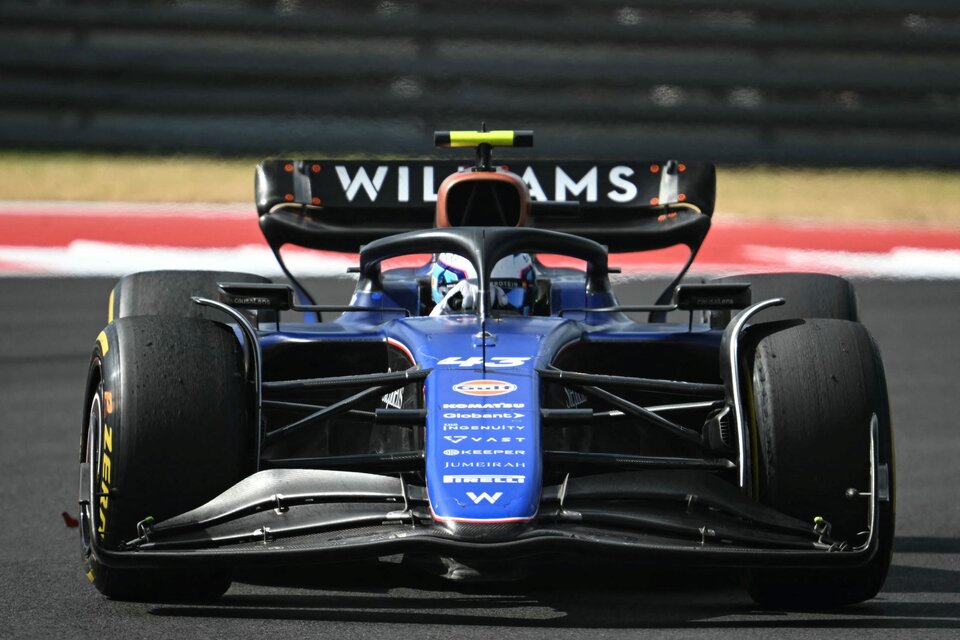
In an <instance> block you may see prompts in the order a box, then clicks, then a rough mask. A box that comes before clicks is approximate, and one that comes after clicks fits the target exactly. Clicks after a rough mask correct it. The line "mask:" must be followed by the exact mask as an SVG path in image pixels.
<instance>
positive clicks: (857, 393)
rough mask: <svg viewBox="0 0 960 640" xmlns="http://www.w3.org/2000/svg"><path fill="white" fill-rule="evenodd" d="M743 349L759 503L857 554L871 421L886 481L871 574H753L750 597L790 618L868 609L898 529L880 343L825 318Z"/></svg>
mask: <svg viewBox="0 0 960 640" xmlns="http://www.w3.org/2000/svg"><path fill="white" fill-rule="evenodd" d="M746 340H747V344H748V345H752V348H751V349H749V351H748V352H749V353H751V356H749V357H750V358H751V368H750V371H751V380H750V384H749V385H748V388H749V389H750V393H749V397H750V399H751V403H750V404H751V406H752V407H753V428H754V429H755V434H756V443H757V447H756V449H757V451H756V459H755V460H754V469H755V483H756V484H755V489H756V495H757V496H758V499H759V500H760V502H762V503H764V504H766V505H769V506H771V507H773V508H775V509H777V510H779V511H782V512H784V513H787V514H789V515H792V516H794V517H797V518H800V519H801V520H805V521H807V522H810V523H811V526H812V524H813V521H814V518H815V517H818V516H819V517H822V518H824V519H826V520H827V521H828V522H830V524H831V525H832V533H831V538H833V539H834V540H836V541H845V542H846V543H847V544H848V545H849V546H851V547H855V546H857V545H859V544H862V543H863V542H864V540H865V535H864V531H865V530H866V529H867V528H868V526H867V525H868V520H869V517H868V511H867V508H868V502H867V500H868V498H866V497H848V494H847V490H848V489H851V488H853V489H856V490H858V491H869V488H870V464H869V452H870V443H871V422H872V418H873V416H876V419H877V424H878V427H879V442H878V447H877V448H878V451H877V452H876V454H877V456H878V464H879V465H883V467H884V468H885V469H886V473H888V474H889V475H888V478H889V499H888V500H887V501H885V502H884V501H881V502H880V503H879V507H880V512H879V519H878V526H879V539H878V547H877V551H876V553H875V554H874V556H873V557H872V558H871V559H870V560H869V561H868V562H867V563H866V564H865V565H862V566H860V567H855V568H838V569H775V570H767V569H756V570H753V571H751V572H750V574H749V584H748V589H749V592H750V595H751V596H752V597H753V599H754V600H756V601H757V602H758V603H760V604H762V605H765V606H772V607H779V608H793V609H809V608H824V607H835V606H840V605H845V604H853V603H856V602H862V601H864V600H868V599H870V598H872V597H874V596H875V595H876V594H877V593H878V592H879V590H880V588H881V587H882V586H883V582H884V580H885V578H886V575H887V570H888V568H889V566H890V558H891V552H892V548H893V530H894V469H893V435H892V431H891V425H890V411H889V405H888V400H887V389H886V381H885V378H884V372H883V364H882V362H881V360H880V355H879V352H878V350H877V347H876V344H875V343H874V341H873V339H872V338H871V337H870V335H869V333H868V332H867V330H866V329H865V328H864V327H863V325H861V324H858V323H855V322H848V321H844V320H825V319H820V320H793V321H781V322H774V323H764V324H759V325H756V326H754V327H752V328H751V329H750V333H749V334H748V336H747V337H746ZM881 472H882V473H883V471H881ZM878 482H879V479H878Z"/></svg>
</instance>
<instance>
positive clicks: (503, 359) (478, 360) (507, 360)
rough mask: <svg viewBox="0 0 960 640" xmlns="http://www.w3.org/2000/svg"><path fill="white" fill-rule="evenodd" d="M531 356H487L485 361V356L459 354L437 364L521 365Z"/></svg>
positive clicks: (464, 365) (472, 365)
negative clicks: (462, 355)
mask: <svg viewBox="0 0 960 640" xmlns="http://www.w3.org/2000/svg"><path fill="white" fill-rule="evenodd" d="M529 359H530V358H529V357H526V358H513V357H510V356H494V357H492V358H487V361H486V362H484V361H483V358H482V357H480V356H471V357H469V358H460V357H458V356H450V357H449V358H444V359H443V360H441V361H440V362H438V363H437V364H439V365H447V366H450V367H454V366H456V367H479V366H487V367H519V366H521V365H523V363H524V362H526V361H527V360H529Z"/></svg>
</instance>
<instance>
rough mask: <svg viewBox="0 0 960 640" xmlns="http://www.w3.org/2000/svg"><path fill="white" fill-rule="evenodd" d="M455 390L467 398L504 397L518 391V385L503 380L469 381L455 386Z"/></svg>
mask: <svg viewBox="0 0 960 640" xmlns="http://www.w3.org/2000/svg"><path fill="white" fill-rule="evenodd" d="M453 390H454V391H456V392H457V393H462V394H463V395H466V396H502V395H504V394H507V393H510V392H511V391H516V390H517V385H515V384H512V383H510V382H504V381H503V380H467V381H466V382H460V383H458V384H455V385H453Z"/></svg>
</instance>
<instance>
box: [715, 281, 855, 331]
mask: <svg viewBox="0 0 960 640" xmlns="http://www.w3.org/2000/svg"><path fill="white" fill-rule="evenodd" d="M710 282H711V283H720V284H723V283H732V282H749V283H750V299H751V300H752V301H753V302H760V301H761V300H769V299H770V298H783V299H784V300H786V302H785V303H784V304H783V305H782V306H779V307H767V308H766V309H763V310H762V311H760V312H758V313H757V315H756V316H755V317H754V318H755V321H756V322H774V321H777V320H788V319H793V318H832V319H834V320H850V321H852V322H857V321H859V319H860V317H859V315H860V314H859V307H858V304H857V294H856V291H855V290H854V288H853V284H852V283H851V282H850V281H849V280H847V279H846V278H841V277H840V276H833V275H828V274H825V273H751V274H745V275H741V276H724V277H722V278H714V279H713V280H711V281H710ZM729 323H730V311H728V310H721V311H712V312H710V325H711V326H712V327H713V328H714V329H723V328H724V327H726V326H727V325H728V324H729Z"/></svg>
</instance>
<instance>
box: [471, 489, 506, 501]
mask: <svg viewBox="0 0 960 640" xmlns="http://www.w3.org/2000/svg"><path fill="white" fill-rule="evenodd" d="M502 495H503V491H497V492H496V493H495V494H493V495H490V494H489V493H487V492H486V491H484V492H483V493H481V494H479V495H477V494H476V493H474V492H473V491H467V497H468V498H470V499H471V500H473V504H480V503H481V502H483V501H484V500H486V501H487V502H489V503H490V504H493V503H494V502H496V501H497V500H499V499H500V496H502Z"/></svg>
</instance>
